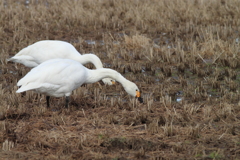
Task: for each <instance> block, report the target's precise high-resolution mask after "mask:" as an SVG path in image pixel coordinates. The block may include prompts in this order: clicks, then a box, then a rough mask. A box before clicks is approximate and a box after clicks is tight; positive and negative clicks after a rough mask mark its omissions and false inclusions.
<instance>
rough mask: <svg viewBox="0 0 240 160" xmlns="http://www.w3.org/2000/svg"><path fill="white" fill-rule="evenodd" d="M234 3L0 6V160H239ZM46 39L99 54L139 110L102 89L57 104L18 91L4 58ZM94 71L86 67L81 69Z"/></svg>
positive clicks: (237, 14) (118, 89)
mask: <svg viewBox="0 0 240 160" xmlns="http://www.w3.org/2000/svg"><path fill="white" fill-rule="evenodd" d="M239 9H240V1H238V0H221V1H220V0H201V1H198V0H176V1H169V0H151V1H141V0H129V1H124V0H88V1H85V0H68V1H64V0H54V1H50V0H38V1H37V0H36V1H35V0H30V1H28V2H27V1H25V0H18V1H17V0H5V1H1V4H0V11H1V14H0V60H1V61H0V76H1V77H0V92H1V94H0V100H1V101H0V159H11V160H12V159H44V160H47V159H49V160H52V159H64V160H65V159H69V160H70V159H89V160H90V159H107V160H125V159H151V160H167V159H234V160H236V159H240V102H239V97H240V93H239V89H240V86H239V83H240V75H239V74H240V53H239V51H240V50H239V45H240V44H239V43H240V39H239V38H240V36H239V31H240V11H239ZM44 39H54V40H64V41H67V42H69V43H71V44H73V45H74V46H75V47H76V49H77V50H78V51H79V52H80V53H82V54H84V53H94V54H96V55H98V56H99V57H100V59H101V60H102V62H103V63H104V66H105V67H109V68H112V69H115V70H117V71H118V72H120V73H121V74H123V75H124V76H125V77H126V78H127V79H129V80H131V81H133V82H135V83H136V84H137V85H138V86H139V88H140V89H141V91H142V97H143V99H144V103H143V104H140V103H139V102H138V101H137V100H136V99H135V98H131V97H129V96H128V95H127V94H126V93H125V91H124V90H123V88H122V86H121V85H120V84H119V83H117V84H116V85H114V86H105V85H103V84H102V83H101V82H99V83H95V84H88V85H84V86H82V87H80V88H79V89H77V90H75V91H74V92H73V94H72V96H71V102H70V108H69V109H65V108H63V106H64V98H52V99H51V104H52V107H53V110H54V111H52V109H47V108H46V101H45V96H44V95H40V94H37V93H34V92H31V91H28V92H25V93H22V94H17V93H15V92H16V90H17V86H16V84H17V81H18V80H19V79H20V78H22V77H23V76H24V75H25V74H26V73H27V72H28V71H29V70H30V69H29V68H26V67H24V66H23V65H21V64H14V63H7V61H6V59H7V58H9V57H11V56H13V55H14V54H16V53H17V52H18V51H19V50H21V49H22V48H24V47H26V46H28V45H30V44H32V43H34V42H36V41H39V40H44ZM86 66H87V67H90V68H93V66H92V65H91V64H88V65H86Z"/></svg>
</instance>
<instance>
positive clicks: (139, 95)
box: [136, 91, 143, 103]
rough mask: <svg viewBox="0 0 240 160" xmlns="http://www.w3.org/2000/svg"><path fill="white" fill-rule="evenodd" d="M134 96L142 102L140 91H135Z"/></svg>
mask: <svg viewBox="0 0 240 160" xmlns="http://www.w3.org/2000/svg"><path fill="white" fill-rule="evenodd" d="M136 97H137V98H138V101H139V102H140V103H143V98H142V97H141V93H140V92H139V91H136Z"/></svg>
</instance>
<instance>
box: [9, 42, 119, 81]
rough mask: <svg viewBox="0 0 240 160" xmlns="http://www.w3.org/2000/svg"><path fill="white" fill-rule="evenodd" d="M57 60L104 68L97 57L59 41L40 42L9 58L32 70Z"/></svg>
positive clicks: (108, 79) (106, 79) (105, 79)
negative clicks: (67, 60) (70, 60)
mask: <svg viewBox="0 0 240 160" xmlns="http://www.w3.org/2000/svg"><path fill="white" fill-rule="evenodd" d="M55 58H65V59H72V60H75V61H78V62H80V63H81V64H83V65H84V64H87V63H93V64H94V66H95V67H96V68H103V65H102V62H101V60H100V59H99V58H98V57H97V56H96V55H94V54H83V55H81V54H80V53H79V52H78V51H77V50H76V49H75V47H74V46H73V45H72V44H70V43H68V42H64V41H58V40H42V41H38V42H36V43H34V44H32V45H29V46H28V47H26V48H23V49H22V50H21V51H19V52H18V53H17V54H16V55H15V56H13V57H11V58H9V59H8V61H12V62H17V63H21V64H23V65H25V66H27V67H30V68H32V67H36V66H38V65H39V64H41V63H43V62H45V61H47V60H49V59H55ZM102 81H103V82H104V83H105V84H108V85H111V84H112V82H113V81H114V80H112V79H110V78H104V79H103V80H102Z"/></svg>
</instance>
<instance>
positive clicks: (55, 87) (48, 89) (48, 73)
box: [16, 59, 142, 107]
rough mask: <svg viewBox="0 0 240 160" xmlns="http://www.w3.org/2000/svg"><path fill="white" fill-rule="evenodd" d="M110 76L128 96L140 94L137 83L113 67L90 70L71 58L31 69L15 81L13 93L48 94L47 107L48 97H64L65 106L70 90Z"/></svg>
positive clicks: (47, 62)
mask: <svg viewBox="0 0 240 160" xmlns="http://www.w3.org/2000/svg"><path fill="white" fill-rule="evenodd" d="M106 77H109V78H112V79H115V80H116V81H118V82H119V83H121V84H122V86H123V88H124V89H125V91H126V92H127V93H128V94H130V95H131V96H134V97H138V100H139V101H140V102H141V103H142V98H141V97H140V91H139V88H138V87H137V85H136V84H135V83H133V82H131V81H129V80H127V79H126V78H124V77H123V76H122V75H121V74H120V73H118V72H117V71H115V70H112V69H108V68H100V69H95V70H90V69H88V68H86V67H84V66H83V65H82V64H80V63H78V62H77V61H74V60H71V59H51V60H48V61H45V62H43V63H41V64H40V65H38V66H37V67H35V68H33V69H32V70H31V71H30V72H28V73H27V74H26V75H25V76H24V77H23V78H22V79H20V80H19V81H18V83H17V86H21V88H19V89H18V90H17V91H16V92H17V93H20V92H24V91H28V90H34V91H36V92H38V93H43V94H46V95H47V107H49V96H54V97H62V96H66V105H65V106H66V107H68V102H69V96H70V95H71V93H72V91H73V90H75V89H77V88H78V87H80V86H81V85H82V84H84V83H95V82H97V81H99V80H101V79H103V78H106Z"/></svg>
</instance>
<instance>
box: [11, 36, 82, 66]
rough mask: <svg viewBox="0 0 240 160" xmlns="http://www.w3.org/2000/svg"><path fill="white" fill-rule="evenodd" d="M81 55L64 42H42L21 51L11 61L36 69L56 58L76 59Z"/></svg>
mask: <svg viewBox="0 0 240 160" xmlns="http://www.w3.org/2000/svg"><path fill="white" fill-rule="evenodd" d="M79 55H80V53H79V52H78V51H77V50H76V49H75V47H74V46H73V45H72V44H70V43H68V42H64V41H58V40H42V41H38V42H36V43H34V44H32V45H29V46H28V47H26V48H23V49H22V50H21V51H19V52H18V53H17V54H16V55H15V56H14V57H12V58H10V59H9V60H10V61H13V62H18V63H22V64H24V65H25V66H27V67H36V66H37V65H39V64H41V63H42V62H44V61H47V60H49V59H54V58H68V59H75V57H76V56H79Z"/></svg>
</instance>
